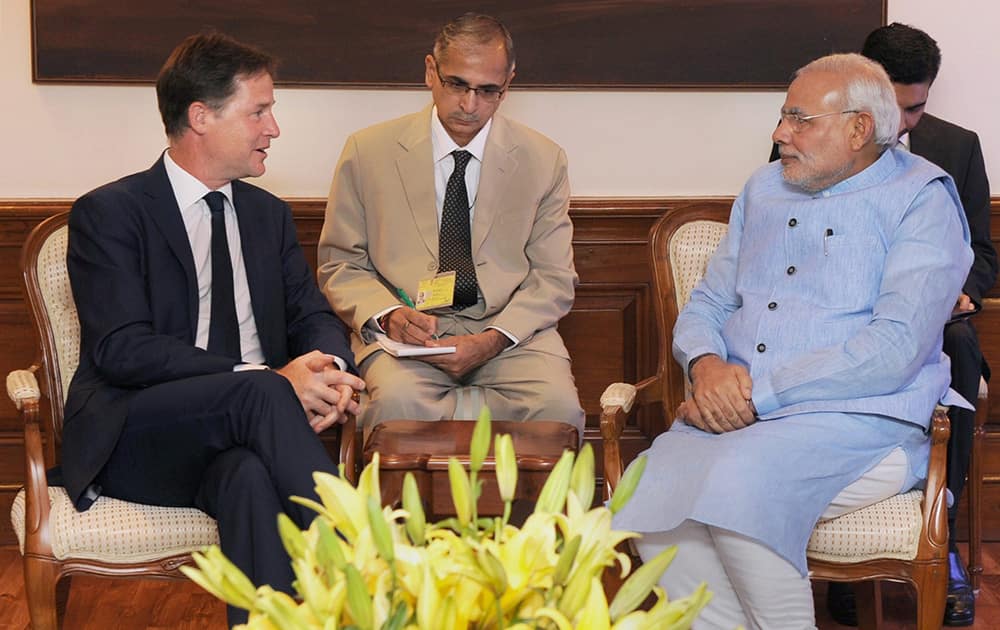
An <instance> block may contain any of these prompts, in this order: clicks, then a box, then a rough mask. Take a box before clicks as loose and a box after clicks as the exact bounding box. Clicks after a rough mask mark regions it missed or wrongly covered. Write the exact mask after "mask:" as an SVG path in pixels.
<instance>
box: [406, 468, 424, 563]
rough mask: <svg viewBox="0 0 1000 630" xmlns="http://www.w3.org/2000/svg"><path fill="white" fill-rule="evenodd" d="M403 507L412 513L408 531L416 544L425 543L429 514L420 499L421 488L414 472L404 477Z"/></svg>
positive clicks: (420, 545)
mask: <svg viewBox="0 0 1000 630" xmlns="http://www.w3.org/2000/svg"><path fill="white" fill-rule="evenodd" d="M403 509H404V510H406V511H407V512H409V513H410V515H409V516H408V517H407V519H406V533H407V534H409V536H410V540H412V541H413V544H414V545H417V546H418V547H422V546H423V545H424V532H425V530H426V529H427V516H426V515H425V514H424V504H423V501H422V500H421V499H420V490H419V489H418V488H417V480H416V479H415V478H414V476H413V473H412V472H408V473H406V476H405V477H403Z"/></svg>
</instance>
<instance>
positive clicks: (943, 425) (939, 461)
mask: <svg viewBox="0 0 1000 630" xmlns="http://www.w3.org/2000/svg"><path fill="white" fill-rule="evenodd" d="M950 435H951V423H950V422H949V421H948V408H947V407H942V406H941V405H938V406H937V407H935V408H934V413H933V415H932V417H931V454H930V461H929V463H928V466H927V485H926V487H925V489H924V503H923V514H924V529H925V531H926V532H927V539H928V540H930V542H931V543H932V544H933V545H934V546H936V547H942V548H943V547H944V546H947V544H948V527H947V525H945V526H944V527H939V526H938V525H939V523H942V522H947V519H946V518H943V519H942V518H940V515H941V513H942V512H944V513H947V511H948V496H947V493H946V491H945V488H946V484H947V479H946V476H947V475H946V466H945V462H946V461H947V457H948V437H949V436H950Z"/></svg>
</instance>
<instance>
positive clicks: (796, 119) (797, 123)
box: [781, 109, 860, 133]
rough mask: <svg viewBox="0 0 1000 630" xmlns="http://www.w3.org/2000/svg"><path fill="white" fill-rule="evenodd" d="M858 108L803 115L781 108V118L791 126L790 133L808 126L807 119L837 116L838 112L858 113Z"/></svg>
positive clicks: (797, 131)
mask: <svg viewBox="0 0 1000 630" xmlns="http://www.w3.org/2000/svg"><path fill="white" fill-rule="evenodd" d="M858 113H860V110H857V109H845V110H843V111H840V112H826V113H823V114H810V115H808V116H803V115H802V114H800V113H799V112H786V111H784V110H782V112H781V119H782V120H783V121H785V122H786V123H788V126H789V127H790V128H791V130H792V133H799V132H800V131H802V130H803V129H805V128H806V127H808V126H809V121H811V120H816V119H817V118H825V117H827V116H839V115H840V114H858Z"/></svg>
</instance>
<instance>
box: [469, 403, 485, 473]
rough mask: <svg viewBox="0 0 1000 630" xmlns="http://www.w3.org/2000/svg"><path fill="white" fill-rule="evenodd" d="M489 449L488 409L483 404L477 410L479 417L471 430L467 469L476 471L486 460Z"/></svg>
mask: <svg viewBox="0 0 1000 630" xmlns="http://www.w3.org/2000/svg"><path fill="white" fill-rule="evenodd" d="M489 449H490V409H489V407H487V406H485V405H483V408H482V409H481V410H480V411H479V419H478V420H476V427H475V428H474V429H473V430H472V442H471V443H470V444H469V470H471V471H472V472H474V473H478V472H479V471H480V470H481V469H482V467H483V462H484V461H485V460H486V452H487V451H489Z"/></svg>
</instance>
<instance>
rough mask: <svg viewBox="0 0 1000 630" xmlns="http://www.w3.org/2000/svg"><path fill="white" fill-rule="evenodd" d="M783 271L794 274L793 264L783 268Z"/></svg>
mask: <svg viewBox="0 0 1000 630" xmlns="http://www.w3.org/2000/svg"><path fill="white" fill-rule="evenodd" d="M785 273H787V274H788V275H792V274H794V273H795V265H792V266H791V267H789V268H788V269H785Z"/></svg>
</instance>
